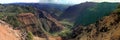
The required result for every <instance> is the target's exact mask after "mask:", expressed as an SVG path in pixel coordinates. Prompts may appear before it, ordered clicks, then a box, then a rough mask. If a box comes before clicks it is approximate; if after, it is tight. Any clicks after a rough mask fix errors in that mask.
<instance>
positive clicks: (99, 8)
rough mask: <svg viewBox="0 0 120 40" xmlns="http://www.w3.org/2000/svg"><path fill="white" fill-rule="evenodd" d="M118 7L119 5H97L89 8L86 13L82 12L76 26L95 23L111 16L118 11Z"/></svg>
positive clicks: (104, 3)
mask: <svg viewBox="0 0 120 40" xmlns="http://www.w3.org/2000/svg"><path fill="white" fill-rule="evenodd" d="M117 5H118V4H117V3H106V2H103V3H97V4H96V5H95V6H93V7H90V8H87V10H85V12H82V13H81V12H80V14H79V16H78V17H77V18H76V21H75V25H88V24H91V23H95V22H96V21H97V20H99V19H101V18H102V17H104V16H107V15H109V14H110V13H111V12H112V11H113V10H115V9H116V7H117Z"/></svg>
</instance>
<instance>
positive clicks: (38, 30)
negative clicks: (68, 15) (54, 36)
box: [17, 11, 64, 37]
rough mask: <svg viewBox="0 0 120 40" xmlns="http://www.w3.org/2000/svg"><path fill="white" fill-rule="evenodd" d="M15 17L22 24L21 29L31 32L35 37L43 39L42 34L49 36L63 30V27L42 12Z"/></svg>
mask: <svg viewBox="0 0 120 40" xmlns="http://www.w3.org/2000/svg"><path fill="white" fill-rule="evenodd" d="M17 17H18V20H19V21H20V22H21V23H23V28H25V29H27V31H31V32H33V34H35V35H36V36H42V37H45V36H44V32H45V33H47V34H49V33H52V32H53V33H54V32H59V31H61V30H62V29H64V26H62V25H61V24H60V23H59V22H58V21H57V20H56V19H54V18H52V17H51V16H50V15H49V14H47V13H46V12H44V11H39V13H37V14H32V13H22V14H19V15H18V16H17ZM20 28H21V27H20Z"/></svg>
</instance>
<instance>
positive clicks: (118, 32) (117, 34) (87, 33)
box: [72, 8, 120, 40]
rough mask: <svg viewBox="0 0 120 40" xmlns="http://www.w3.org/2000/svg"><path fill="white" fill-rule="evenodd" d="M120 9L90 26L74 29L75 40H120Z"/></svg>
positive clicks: (79, 26) (80, 26)
mask: <svg viewBox="0 0 120 40" xmlns="http://www.w3.org/2000/svg"><path fill="white" fill-rule="evenodd" d="M119 10H120V9H119V8H118V9H117V10H115V11H114V12H112V14H110V15H109V16H106V17H104V18H103V19H101V20H99V21H98V22H96V23H95V24H91V25H89V26H82V25H78V26H77V27H75V28H73V36H72V38H75V40H120V11H119Z"/></svg>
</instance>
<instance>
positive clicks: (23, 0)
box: [0, 0, 39, 3]
mask: <svg viewBox="0 0 120 40" xmlns="http://www.w3.org/2000/svg"><path fill="white" fill-rule="evenodd" d="M14 2H27V3H29V2H39V0H0V3H14Z"/></svg>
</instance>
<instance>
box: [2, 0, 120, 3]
mask: <svg viewBox="0 0 120 40" xmlns="http://www.w3.org/2000/svg"><path fill="white" fill-rule="evenodd" d="M89 1H90V2H120V0H0V3H3V4H4V3H17V2H19V3H20V2H26V3H57V4H79V3H82V2H89Z"/></svg>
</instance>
